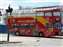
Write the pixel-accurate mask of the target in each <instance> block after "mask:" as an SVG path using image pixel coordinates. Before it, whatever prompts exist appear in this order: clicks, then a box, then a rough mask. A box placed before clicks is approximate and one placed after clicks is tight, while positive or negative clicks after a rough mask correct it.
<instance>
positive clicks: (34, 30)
mask: <svg viewBox="0 0 63 47" xmlns="http://www.w3.org/2000/svg"><path fill="white" fill-rule="evenodd" d="M24 14H25V15H26V16H25V15H24ZM24 14H23V13H22V15H23V16H22V15H21V16H17V15H16V16H9V17H8V20H7V21H8V27H9V31H10V32H14V33H15V35H22V36H44V37H51V36H54V35H59V32H61V13H60V8H57V7H46V8H45V7H43V8H35V9H33V13H29V14H28V13H27V14H26V13H24Z"/></svg>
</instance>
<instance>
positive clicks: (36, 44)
mask: <svg viewBox="0 0 63 47" xmlns="http://www.w3.org/2000/svg"><path fill="white" fill-rule="evenodd" d="M55 37H61V38H63V36H55ZM0 38H1V39H0V42H2V41H4V42H5V41H7V34H0ZM16 42H17V43H16ZM0 47H63V39H60V38H59V39H57V38H43V37H24V36H13V35H10V39H9V42H6V43H0Z"/></svg>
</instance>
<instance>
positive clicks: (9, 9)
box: [6, 5, 13, 42]
mask: <svg viewBox="0 0 63 47" xmlns="http://www.w3.org/2000/svg"><path fill="white" fill-rule="evenodd" d="M12 11H13V8H11V7H10V5H9V7H8V9H6V14H7V18H8V13H10V16H11V14H12ZM7 20H8V19H7ZM7 41H8V42H9V30H8V36H7Z"/></svg>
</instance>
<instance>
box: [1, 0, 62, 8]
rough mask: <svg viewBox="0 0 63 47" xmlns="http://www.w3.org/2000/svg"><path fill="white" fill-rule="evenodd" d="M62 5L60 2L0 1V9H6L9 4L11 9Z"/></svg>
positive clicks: (32, 0)
mask: <svg viewBox="0 0 63 47" xmlns="http://www.w3.org/2000/svg"><path fill="white" fill-rule="evenodd" d="M60 2H61V4H63V2H62V0H0V8H4V9H6V8H7V7H8V5H9V4H10V5H11V7H12V8H14V9H17V8H18V7H19V6H22V7H32V8H33V7H43V6H55V5H59V4H60Z"/></svg>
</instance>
